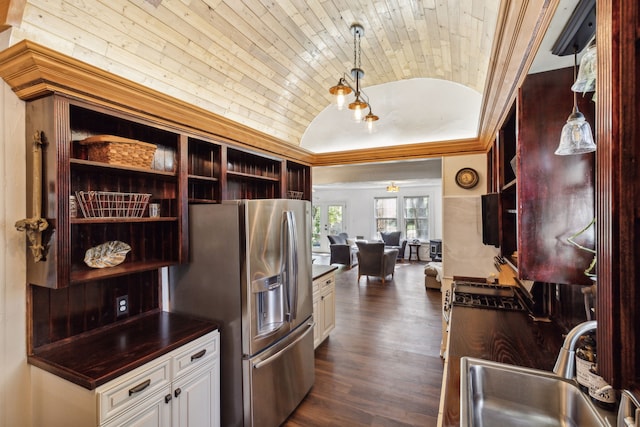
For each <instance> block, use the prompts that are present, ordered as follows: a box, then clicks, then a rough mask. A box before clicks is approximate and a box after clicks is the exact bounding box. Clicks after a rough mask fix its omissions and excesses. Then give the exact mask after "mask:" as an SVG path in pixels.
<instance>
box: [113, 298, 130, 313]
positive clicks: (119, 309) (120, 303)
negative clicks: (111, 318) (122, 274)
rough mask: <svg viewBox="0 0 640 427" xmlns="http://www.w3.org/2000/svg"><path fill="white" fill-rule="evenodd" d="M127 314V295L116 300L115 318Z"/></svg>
mask: <svg viewBox="0 0 640 427" xmlns="http://www.w3.org/2000/svg"><path fill="white" fill-rule="evenodd" d="M127 313H129V295H122V296H119V297H117V298H116V317H117V316H122V315H125V314H127Z"/></svg>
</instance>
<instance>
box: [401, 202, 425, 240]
mask: <svg viewBox="0 0 640 427" xmlns="http://www.w3.org/2000/svg"><path fill="white" fill-rule="evenodd" d="M404 235H405V237H406V238H407V240H413V239H418V240H420V241H423V242H424V241H427V240H429V197H428V196H418V197H405V198H404Z"/></svg>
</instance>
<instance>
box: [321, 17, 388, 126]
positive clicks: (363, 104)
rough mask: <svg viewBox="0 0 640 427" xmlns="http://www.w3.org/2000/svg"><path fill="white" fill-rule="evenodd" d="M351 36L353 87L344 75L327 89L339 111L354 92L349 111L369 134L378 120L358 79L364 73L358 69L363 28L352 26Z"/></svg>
mask: <svg viewBox="0 0 640 427" xmlns="http://www.w3.org/2000/svg"><path fill="white" fill-rule="evenodd" d="M351 34H353V68H352V69H351V79H352V81H353V82H354V83H355V87H353V86H351V84H349V82H348V81H347V79H346V78H345V77H346V74H345V75H343V76H342V77H340V79H339V80H338V84H336V85H335V86H333V87H331V88H330V89H329V93H330V94H331V95H334V96H335V97H336V105H337V106H338V109H339V110H342V109H343V107H344V104H345V96H346V95H349V94H350V93H351V92H354V95H355V97H356V98H355V100H354V101H353V102H351V103H350V104H349V109H350V110H352V111H353V118H354V120H355V121H356V122H361V121H364V122H365V123H367V127H368V129H369V132H372V131H373V123H374V122H375V121H377V120H378V116H376V115H375V114H373V113H372V112H371V105H370V104H369V97H368V96H367V95H365V93H364V92H363V91H362V89H361V87H360V79H362V78H363V77H364V71H363V70H362V68H360V58H361V49H360V38H361V37H362V36H363V35H364V28H363V27H362V25H360V24H357V23H355V24H352V25H351ZM366 108H369V113H368V114H367V115H366V116H365V115H364V110H365V109H366Z"/></svg>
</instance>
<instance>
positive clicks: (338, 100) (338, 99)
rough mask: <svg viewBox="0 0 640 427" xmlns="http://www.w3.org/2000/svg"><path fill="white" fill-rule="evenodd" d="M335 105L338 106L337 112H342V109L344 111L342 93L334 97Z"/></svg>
mask: <svg viewBox="0 0 640 427" xmlns="http://www.w3.org/2000/svg"><path fill="white" fill-rule="evenodd" d="M336 105H337V106H338V110H340V111H342V109H344V93H342V92H340V93H339V94H337V95H336Z"/></svg>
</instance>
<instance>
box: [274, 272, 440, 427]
mask: <svg viewBox="0 0 640 427" xmlns="http://www.w3.org/2000/svg"><path fill="white" fill-rule="evenodd" d="M316 262H319V263H322V260H320V261H316ZM325 263H326V262H325ZM336 273H337V274H336V328H335V329H334V330H333V332H332V333H331V336H330V337H329V338H328V339H327V340H325V341H324V342H323V343H322V344H321V345H320V346H319V347H318V348H317V349H316V353H315V354H316V368H315V374H316V380H315V385H314V386H313V388H312V389H311V392H310V393H309V394H308V395H307V396H306V398H305V399H304V400H303V402H302V403H301V404H300V406H299V407H298V408H297V409H296V411H295V412H294V413H293V414H292V415H291V416H290V417H289V419H288V420H287V421H286V422H285V423H284V424H283V425H284V426H287V427H297V426H304V427H313V426H340V427H342V426H423V427H424V426H435V425H436V422H437V418H438V404H439V400H440V386H441V382H442V370H443V361H442V359H441V358H440V341H441V337H442V333H441V303H440V301H441V296H440V292H439V291H437V290H432V289H430V290H428V291H427V290H425V287H424V264H419V263H408V262H406V261H405V262H404V263H401V264H397V265H396V270H395V278H394V280H392V281H387V282H386V283H385V284H384V285H383V284H382V282H381V281H380V279H378V278H373V277H372V278H370V279H369V281H368V282H367V280H366V278H365V277H363V278H361V279H360V283H357V274H358V268H357V267H354V268H352V269H351V270H347V269H345V268H344V267H341V268H340V269H339V270H337V272H336Z"/></svg>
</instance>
